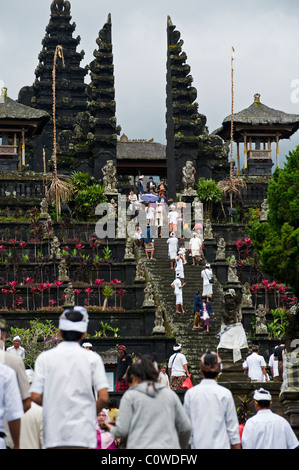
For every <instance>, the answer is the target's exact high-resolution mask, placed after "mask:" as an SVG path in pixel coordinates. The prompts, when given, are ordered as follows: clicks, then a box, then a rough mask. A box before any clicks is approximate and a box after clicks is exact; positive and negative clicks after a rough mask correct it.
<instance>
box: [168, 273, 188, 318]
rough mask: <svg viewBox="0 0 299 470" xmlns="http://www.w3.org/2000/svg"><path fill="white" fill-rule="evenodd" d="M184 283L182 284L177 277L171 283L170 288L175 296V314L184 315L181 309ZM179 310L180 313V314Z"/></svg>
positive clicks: (182, 308)
mask: <svg viewBox="0 0 299 470" xmlns="http://www.w3.org/2000/svg"><path fill="white" fill-rule="evenodd" d="M185 285H186V283H185V282H184V283H183V284H182V281H181V279H180V278H179V277H177V278H176V279H175V280H174V281H173V282H172V283H171V287H172V288H173V289H174V294H175V309H176V310H175V313H185V310H184V307H183V287H185ZM180 309H181V312H180Z"/></svg>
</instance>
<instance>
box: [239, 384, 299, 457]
mask: <svg viewBox="0 0 299 470" xmlns="http://www.w3.org/2000/svg"><path fill="white" fill-rule="evenodd" d="M253 400H254V404H255V409H256V411H257V413H256V414H255V415H254V416H252V418H249V419H248V420H247V421H246V423H245V426H244V430H243V434H242V448H243V449H295V448H297V447H298V446H299V441H298V439H297V437H296V434H295V433H294V431H293V429H292V427H291V425H290V424H289V422H288V421H287V420H286V419H285V418H283V417H282V416H279V415H278V414H276V413H273V412H272V411H271V410H270V407H271V403H272V397H271V394H270V392H269V391H268V390H265V389H263V388H260V389H259V390H256V391H255V392H254V395H253Z"/></svg>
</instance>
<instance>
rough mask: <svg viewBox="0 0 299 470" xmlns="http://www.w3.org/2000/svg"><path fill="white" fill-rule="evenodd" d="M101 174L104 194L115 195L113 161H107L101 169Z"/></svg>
mask: <svg viewBox="0 0 299 470" xmlns="http://www.w3.org/2000/svg"><path fill="white" fill-rule="evenodd" d="M102 173H103V185H104V190H105V193H117V189H116V186H117V179H116V168H115V166H114V164H113V160H107V163H106V165H105V166H104V167H103V168H102Z"/></svg>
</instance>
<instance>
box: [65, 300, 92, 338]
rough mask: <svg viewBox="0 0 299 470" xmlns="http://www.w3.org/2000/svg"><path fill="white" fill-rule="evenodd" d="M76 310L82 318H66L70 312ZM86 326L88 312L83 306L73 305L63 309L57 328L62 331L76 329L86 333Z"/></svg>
mask: <svg viewBox="0 0 299 470" xmlns="http://www.w3.org/2000/svg"><path fill="white" fill-rule="evenodd" d="M72 311H74V312H78V313H81V315H82V320H79V321H71V320H69V319H68V318H67V314H68V313H70V312H72ZM87 327H88V313H87V310H86V308H84V307H77V306H76V307H73V308H71V309H67V310H65V311H64V312H63V313H62V314H61V315H60V317H59V328H60V330H62V331H78V332H79V333H86V331H87Z"/></svg>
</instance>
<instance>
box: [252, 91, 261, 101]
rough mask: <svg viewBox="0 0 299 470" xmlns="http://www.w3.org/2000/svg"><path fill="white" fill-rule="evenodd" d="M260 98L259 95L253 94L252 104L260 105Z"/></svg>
mask: <svg viewBox="0 0 299 470" xmlns="http://www.w3.org/2000/svg"><path fill="white" fill-rule="evenodd" d="M260 97H261V95H260V94H259V93H255V95H254V102H255V103H260Z"/></svg>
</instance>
